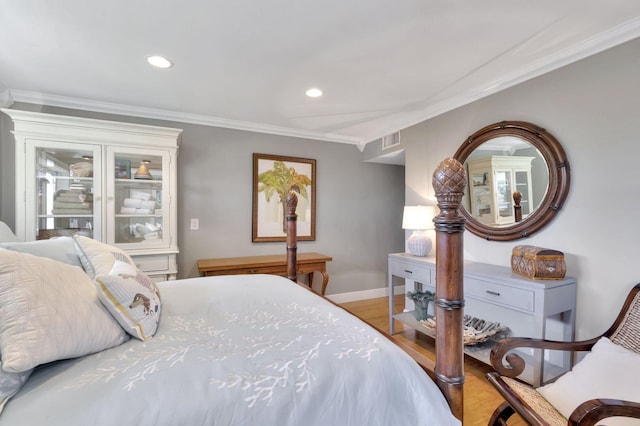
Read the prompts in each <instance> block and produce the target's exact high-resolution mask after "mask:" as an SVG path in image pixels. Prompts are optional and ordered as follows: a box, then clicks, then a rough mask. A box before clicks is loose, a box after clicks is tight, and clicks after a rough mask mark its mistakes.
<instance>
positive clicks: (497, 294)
mask: <svg viewBox="0 0 640 426" xmlns="http://www.w3.org/2000/svg"><path fill="white" fill-rule="evenodd" d="M487 293H489V294H490V295H492V296H500V293H498V292H497V291H491V290H487Z"/></svg>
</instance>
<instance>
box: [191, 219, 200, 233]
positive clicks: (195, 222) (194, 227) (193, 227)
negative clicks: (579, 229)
mask: <svg viewBox="0 0 640 426" xmlns="http://www.w3.org/2000/svg"><path fill="white" fill-rule="evenodd" d="M190 227H191V230H192V231H197V230H198V229H200V219H191V224H190Z"/></svg>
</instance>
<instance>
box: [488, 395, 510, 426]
mask: <svg viewBox="0 0 640 426" xmlns="http://www.w3.org/2000/svg"><path fill="white" fill-rule="evenodd" d="M514 413H515V411H514V409H513V408H511V405H509V403H508V402H506V401H505V402H503V403H502V404H500V405H499V406H498V408H496V409H495V411H494V412H493V414H492V415H491V419H489V426H505V425H506V424H507V419H508V418H509V417H511V416H512V415H513V414H514Z"/></svg>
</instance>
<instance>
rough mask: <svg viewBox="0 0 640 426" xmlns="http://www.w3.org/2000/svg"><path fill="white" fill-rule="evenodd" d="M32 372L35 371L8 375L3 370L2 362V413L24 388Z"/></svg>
mask: <svg viewBox="0 0 640 426" xmlns="http://www.w3.org/2000/svg"><path fill="white" fill-rule="evenodd" d="M32 372H33V369H30V370H27V371H23V372H20V373H8V372H6V371H4V370H3V369H2V363H1V362H0V413H2V410H3V409H4V406H5V404H6V403H7V401H9V399H10V398H11V397H12V396H13V395H15V394H17V393H18V391H19V390H20V389H21V388H22V386H23V385H24V384H25V382H26V381H27V379H28V378H29V376H30V375H31V373H32Z"/></svg>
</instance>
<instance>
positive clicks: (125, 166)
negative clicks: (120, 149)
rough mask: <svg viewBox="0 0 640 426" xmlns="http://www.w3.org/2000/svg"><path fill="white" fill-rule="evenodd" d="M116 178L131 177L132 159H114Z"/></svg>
mask: <svg viewBox="0 0 640 426" xmlns="http://www.w3.org/2000/svg"><path fill="white" fill-rule="evenodd" d="M114 164H115V173H114V176H115V178H116V179H131V161H130V160H123V159H121V158H116V159H115V161H114Z"/></svg>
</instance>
